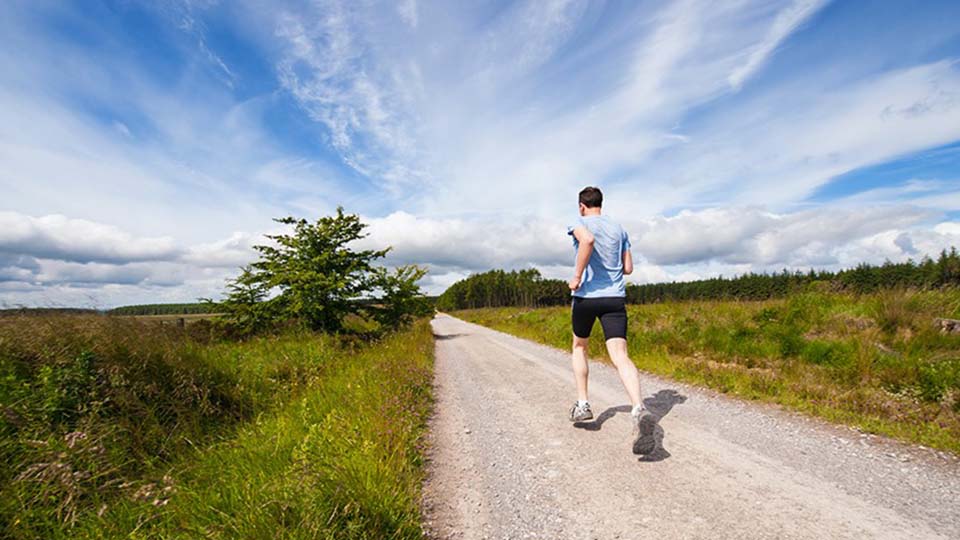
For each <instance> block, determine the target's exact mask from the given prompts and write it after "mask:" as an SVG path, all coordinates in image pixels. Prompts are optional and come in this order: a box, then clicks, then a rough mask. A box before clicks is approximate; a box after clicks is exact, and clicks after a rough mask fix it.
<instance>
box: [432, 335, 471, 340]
mask: <svg viewBox="0 0 960 540" xmlns="http://www.w3.org/2000/svg"><path fill="white" fill-rule="evenodd" d="M465 335H467V334H463V333H459V334H434V335H433V339H436V340H439V341H447V340H450V339H457V338H458V337H460V336H465Z"/></svg>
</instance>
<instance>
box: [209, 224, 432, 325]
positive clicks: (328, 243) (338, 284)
mask: <svg viewBox="0 0 960 540" xmlns="http://www.w3.org/2000/svg"><path fill="white" fill-rule="evenodd" d="M274 221H276V222H278V223H282V224H284V225H292V226H293V232H292V233H290V234H276V235H267V238H269V239H270V240H273V242H274V245H257V246H254V249H255V250H256V251H257V252H259V253H260V258H259V260H257V261H256V262H254V263H251V264H249V265H247V266H245V267H244V268H243V269H242V272H241V274H240V275H239V276H238V277H236V278H235V279H232V280H230V281H229V282H228V284H227V298H226V299H225V300H224V301H223V303H222V307H223V309H224V310H225V312H226V314H227V318H228V319H229V320H231V321H232V322H233V323H235V324H237V325H238V326H239V327H240V328H241V329H242V330H245V331H257V330H260V329H263V328H265V327H267V326H270V325H272V324H276V323H279V322H283V321H286V320H296V321H298V322H299V323H300V324H302V325H304V326H306V327H308V328H310V329H312V330H321V331H327V332H337V331H340V330H342V329H343V323H344V319H345V318H346V317H347V316H348V315H350V314H361V315H366V314H372V315H373V316H374V318H375V319H376V320H377V321H379V322H381V323H382V324H386V325H388V326H391V327H392V326H396V325H399V324H402V323H404V322H406V321H407V320H409V319H410V318H411V317H413V316H415V315H417V314H421V313H425V312H426V308H424V307H423V306H422V305H421V304H422V303H423V302H425V300H421V299H422V295H421V293H420V289H419V287H418V286H417V285H416V282H417V280H419V279H420V278H421V277H423V274H424V272H425V271H424V270H423V269H420V268H419V267H416V266H410V267H402V268H399V269H397V271H396V272H395V273H393V274H391V273H388V272H387V271H386V269H384V268H383V267H381V266H377V265H376V264H375V262H376V261H377V260H378V259H381V258H383V257H385V256H386V254H387V252H388V251H389V250H390V248H386V249H373V250H371V249H367V250H356V249H353V248H352V247H351V243H353V242H355V241H357V240H360V239H362V238H365V237H366V236H367V235H366V234H364V232H363V230H364V228H366V225H365V224H364V223H362V222H361V221H360V217H359V216H357V215H355V214H345V213H344V212H343V208H339V207H338V208H337V213H336V215H334V216H325V217H321V218H320V219H318V220H317V221H316V222H315V223H311V222H309V221H307V220H305V219H295V218H292V217H285V218H280V219H275V220H274ZM377 292H379V293H381V294H382V298H377V296H376V293H377Z"/></svg>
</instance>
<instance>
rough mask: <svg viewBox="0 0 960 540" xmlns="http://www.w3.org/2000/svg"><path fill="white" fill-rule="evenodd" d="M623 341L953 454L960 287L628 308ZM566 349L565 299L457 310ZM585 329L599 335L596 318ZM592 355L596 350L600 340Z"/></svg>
mask: <svg viewBox="0 0 960 540" xmlns="http://www.w3.org/2000/svg"><path fill="white" fill-rule="evenodd" d="M628 311H629V320H630V327H629V349H630V354H631V358H632V359H633V361H634V362H635V363H636V364H637V366H638V367H640V368H641V369H643V370H646V371H649V372H651V373H656V374H658V375H663V376H666V377H671V378H674V379H677V380H681V381H686V382H690V383H695V384H700V385H703V386H707V387H710V388H713V389H716V390H718V391H720V392H724V393H728V394H731V395H735V396H739V397H742V398H745V399H756V400H761V401H766V402H772V403H778V404H781V405H783V406H786V407H788V408H791V409H794V410H798V411H802V412H805V413H808V414H812V415H815V416H820V417H823V418H826V419H828V420H831V421H835V422H840V423H844V424H848V425H851V426H855V427H858V428H860V429H862V430H864V431H867V432H872V433H879V434H884V435H888V436H892V437H896V438H899V439H902V440H905V441H910V442H915V443H920V444H924V445H927V446H931V447H934V448H939V449H944V450H949V451H952V452H957V453H960V336H958V335H944V334H941V333H940V332H939V331H938V329H937V328H936V327H935V326H934V324H933V321H934V319H935V318H937V317H948V318H960V291H958V290H945V291H904V290H898V291H887V292H883V293H878V294H872V295H864V296H854V295H841V294H831V293H804V294H798V295H794V296H791V297H789V298H786V299H781V300H770V301H762V302H735V301H699V302H672V303H663V304H648V305H640V306H629V307H628ZM455 315H457V316H458V317H462V318H464V319H466V320H469V321H472V322H475V323H479V324H483V325H485V326H490V327H492V328H496V329H498V330H502V331H505V332H509V333H512V334H515V335H518V336H521V337H525V338H528V339H532V340H534V341H538V342H541V343H544V344H547V345H552V346H554V347H558V348H563V349H567V348H569V347H570V342H571V333H570V326H569V325H570V322H569V317H570V314H569V307H563V308H544V309H535V310H530V309H524V308H498V309H480V310H465V311H458V312H456V313H455ZM593 335H594V336H600V335H602V334H601V333H600V328H599V325H597V326H596V327H595V328H594V334H593ZM590 355H591V356H592V357H595V358H601V359H604V358H605V355H606V351H605V350H604V348H603V340H602V339H594V340H591V344H590Z"/></svg>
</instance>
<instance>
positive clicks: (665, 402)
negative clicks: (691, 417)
mask: <svg viewBox="0 0 960 540" xmlns="http://www.w3.org/2000/svg"><path fill="white" fill-rule="evenodd" d="M686 400H687V396H685V395H683V394H681V393H680V392H677V391H676V390H673V389H666V390H660V391H659V392H657V393H656V394H654V395H652V396H650V397H648V398H646V399H644V400H643V406H644V407H645V408H646V409H647V410H648V411H649V412H650V414H652V415H653V417H654V419H655V420H656V422H657V425H656V427H655V428H654V432H653V437H654V439H655V440H656V442H657V445H656V447H655V448H654V450H653V452H651V453H649V454H646V455H643V456H640V458H639V461H643V462H653V461H663V460H665V459H667V458H668V457H670V452H668V451H667V450H666V449H665V448H664V447H663V435H664V431H663V428H662V427H660V420H662V419H663V417H664V416H666V415H667V414H669V413H670V411H671V410H672V409H673V406H674V405H677V404H680V403H683V402H684V401H686ZM630 409H631V407H630V406H629V405H618V406H616V407H608V408H607V409H606V410H605V411H603V412H602V413H600V415H599V416H597V417H596V418H594V419H593V421H591V422H574V423H573V427H575V428H579V429H584V430H587V431H600V429H601V428H602V427H603V424H604V422H606V421H607V420H609V419H611V418H613V417H614V416H616V414H617V413H629V412H630Z"/></svg>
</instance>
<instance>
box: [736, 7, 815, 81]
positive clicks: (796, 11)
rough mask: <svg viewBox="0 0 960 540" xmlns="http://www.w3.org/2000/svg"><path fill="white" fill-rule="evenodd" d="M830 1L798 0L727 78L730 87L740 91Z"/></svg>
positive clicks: (781, 15) (785, 9) (781, 14)
mask: <svg viewBox="0 0 960 540" xmlns="http://www.w3.org/2000/svg"><path fill="white" fill-rule="evenodd" d="M827 1H828V0H796V1H794V2H793V3H792V4H790V5H789V6H787V7H786V8H784V9H783V10H782V11H781V12H780V13H778V14H777V18H776V19H774V21H773V24H772V25H770V29H769V30H768V31H767V35H766V36H765V37H764V38H763V41H761V42H760V43H757V44H756V45H755V46H754V47H753V50H752V51H751V52H750V54H749V56H748V57H747V61H746V62H744V64H743V65H742V66H740V67H738V68H737V69H735V70H734V71H733V73H731V74H730V76H729V77H727V81H729V83H730V86H731V87H733V88H735V89H739V88H740V87H741V86H743V83H744V81H746V80H747V79H749V78H750V77H751V76H752V75H753V74H754V73H755V72H756V71H757V70H758V69H760V68H761V67H762V66H763V64H764V62H766V61H767V58H768V57H769V56H770V55H771V54H772V53H773V52H774V51H775V50H776V48H777V47H778V46H779V45H780V43H781V42H782V41H783V40H784V39H785V38H786V37H787V36H789V35H790V34H792V33H793V32H794V31H795V30H796V29H797V27H798V26H800V25H801V24H803V23H804V22H805V21H806V20H807V19H809V18H810V17H811V16H812V15H813V14H814V13H816V12H817V11H818V10H820V9H821V8H822V7H823V6H824V5H826V4H827Z"/></svg>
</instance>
